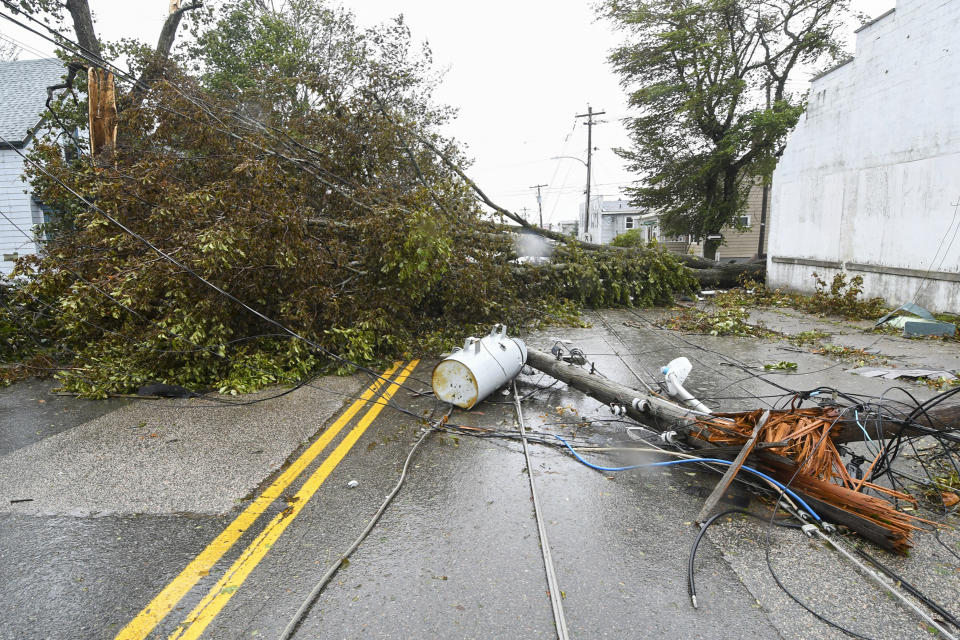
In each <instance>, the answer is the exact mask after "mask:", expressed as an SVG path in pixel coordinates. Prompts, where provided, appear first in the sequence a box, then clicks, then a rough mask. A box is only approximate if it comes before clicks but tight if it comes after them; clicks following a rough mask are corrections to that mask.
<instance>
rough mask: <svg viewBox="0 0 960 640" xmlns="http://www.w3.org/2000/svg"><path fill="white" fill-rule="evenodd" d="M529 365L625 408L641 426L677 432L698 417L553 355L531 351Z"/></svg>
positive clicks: (604, 401)
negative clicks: (658, 420)
mask: <svg viewBox="0 0 960 640" xmlns="http://www.w3.org/2000/svg"><path fill="white" fill-rule="evenodd" d="M527 364H529V365H530V366H531V367H533V368H534V369H538V370H539V371H542V372H543V373H545V374H547V375H549V376H553V377H554V378H556V379H557V380H560V381H561V382H565V383H567V384H568V385H569V386H571V387H573V388H574V389H577V390H579V391H582V392H584V393H585V394H587V395H588V396H590V397H591V398H594V399H595V400H599V401H600V402H602V403H604V404H606V405H614V406H619V407H623V409H624V412H625V413H626V415H628V416H630V417H631V418H633V419H634V420H637V421H638V422H640V423H641V424H645V425H650V426H651V427H652V428H655V429H656V430H657V431H670V430H673V429H674V428H676V427H677V426H679V425H682V424H684V423H688V422H690V421H692V420H693V419H694V418H696V416H697V415H698V414H697V413H696V412H694V411H693V410H691V409H687V408H686V407H682V406H680V405H679V404H677V403H675V402H672V401H670V400H667V399H665V398H663V397H662V396H659V395H656V394H654V393H651V392H649V391H640V390H638V389H631V388H630V387H627V386H624V385H622V384H619V383H616V382H614V381H612V380H609V379H607V378H601V377H600V376H598V375H594V374H591V373H589V372H588V371H586V370H584V369H581V368H580V367H578V366H576V365H572V364H569V363H567V362H564V361H562V360H557V358H556V356H554V355H553V354H551V353H546V352H544V351H538V350H537V349H530V348H528V349H527ZM657 419H665V420H668V421H670V424H669V425H668V427H667V428H663V425H662V424H659V425H658V422H657Z"/></svg>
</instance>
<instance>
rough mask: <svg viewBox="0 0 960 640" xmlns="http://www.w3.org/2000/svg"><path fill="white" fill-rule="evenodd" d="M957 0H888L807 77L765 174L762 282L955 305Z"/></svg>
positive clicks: (959, 94) (959, 186)
mask: <svg viewBox="0 0 960 640" xmlns="http://www.w3.org/2000/svg"><path fill="white" fill-rule="evenodd" d="M958 33H960V2H955V1H954V2H947V1H945V0H898V2H897V5H896V8H895V9H893V10H891V11H890V12H888V13H886V14H884V15H882V16H880V17H879V18H877V19H876V20H873V21H872V22H869V23H867V24H865V25H864V26H863V27H861V28H860V29H859V30H858V31H857V34H856V49H855V54H854V56H853V58H851V59H850V60H849V61H847V62H845V63H843V64H841V65H838V66H837V67H835V68H833V69H831V70H829V71H827V72H825V73H823V74H821V75H820V76H819V77H816V78H814V79H813V81H812V83H811V85H810V93H809V98H808V105H807V109H806V112H805V114H804V116H803V117H802V118H801V120H800V122H799V123H798V125H797V127H796V129H795V130H794V132H793V134H792V135H791V137H790V139H789V141H788V143H787V147H786V150H785V152H784V154H783V157H782V158H781V159H780V162H779V164H778V166H777V169H776V171H775V172H774V175H773V208H774V209H775V210H776V212H777V216H776V219H775V220H774V221H773V226H772V228H771V230H770V250H769V252H768V262H767V284H768V285H770V286H775V287H784V288H789V289H794V290H800V291H811V290H812V289H813V287H814V281H813V279H812V278H811V277H810V274H811V273H812V272H817V273H818V274H820V276H821V277H825V279H827V280H830V279H831V278H832V277H833V276H834V275H835V274H837V273H844V274H847V277H848V278H853V277H856V276H861V277H862V278H863V295H865V296H878V297H882V298H884V299H885V300H886V301H887V302H888V303H889V304H890V305H892V306H899V305H900V304H902V303H904V302H914V303H916V304H919V305H921V306H923V307H926V308H928V309H930V310H933V311H952V312H958V311H960V242H956V238H957V236H958V235H960V213H958V211H960V108H958V104H960V40H958V36H957V34H958Z"/></svg>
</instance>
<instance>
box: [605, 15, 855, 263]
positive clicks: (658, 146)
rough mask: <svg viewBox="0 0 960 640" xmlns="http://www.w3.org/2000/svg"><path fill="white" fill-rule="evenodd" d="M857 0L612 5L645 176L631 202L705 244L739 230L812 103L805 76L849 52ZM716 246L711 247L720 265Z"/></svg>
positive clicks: (634, 164)
mask: <svg viewBox="0 0 960 640" xmlns="http://www.w3.org/2000/svg"><path fill="white" fill-rule="evenodd" d="M848 5H849V0H606V2H604V3H603V4H602V5H601V13H602V15H604V16H605V17H607V18H608V19H610V20H611V21H612V22H613V24H614V25H616V27H618V28H619V29H621V30H623V31H624V32H626V34H627V36H628V40H627V42H626V43H625V44H624V45H622V46H620V47H618V48H616V49H615V50H614V51H613V53H612V54H611V55H610V61H611V62H612V64H613V66H614V69H615V70H616V71H617V73H618V74H619V75H620V78H621V85H622V86H623V87H624V88H626V89H627V90H628V91H629V105H630V106H631V107H632V108H634V109H636V110H637V111H639V115H638V116H636V117H631V118H629V119H628V120H627V127H628V131H629V134H630V138H631V141H632V143H633V146H632V147H631V148H629V149H620V150H618V153H619V154H620V155H621V156H622V157H623V158H624V159H626V160H627V163H628V165H627V166H628V167H629V169H630V170H631V171H634V172H636V173H637V174H638V175H639V176H640V179H639V180H638V182H637V183H636V184H635V186H633V187H632V188H630V189H628V190H627V192H628V194H629V195H630V196H631V198H632V202H633V203H634V204H637V205H639V206H643V207H648V208H651V209H654V210H657V211H660V212H661V218H660V223H661V225H662V227H663V228H664V230H665V231H666V232H667V233H671V234H678V235H679V234H691V235H693V236H694V237H699V238H706V237H707V236H710V235H715V234H718V233H719V231H720V229H721V228H722V227H723V226H724V225H727V224H732V223H733V222H734V220H735V219H736V216H737V215H738V213H739V212H741V211H742V210H743V207H744V206H745V199H746V194H747V192H748V191H749V187H750V183H751V181H752V179H753V178H754V177H760V178H762V179H763V180H765V181H769V180H770V177H771V175H772V173H773V168H774V166H775V164H776V159H777V158H778V157H779V156H780V155H781V154H782V152H783V148H784V144H785V140H786V136H787V134H788V133H789V132H790V130H791V129H792V128H793V127H794V125H795V124H796V123H797V120H798V119H799V117H800V115H801V114H802V113H803V108H804V97H803V96H802V95H800V94H798V93H796V92H794V91H791V90H790V88H789V84H788V83H789V81H790V80H791V78H792V77H793V76H794V75H795V74H796V72H797V71H798V70H799V69H810V68H811V67H813V66H814V65H817V64H820V63H822V62H823V61H825V60H827V59H831V60H832V59H836V58H837V57H838V56H840V55H841V52H842V50H843V49H842V42H841V41H840V39H839V38H838V37H837V32H838V29H839V28H840V27H841V26H842V25H843V24H844V22H843V19H844V18H845V17H846V16H847V15H848V11H849V10H848ZM718 245H719V243H718V242H717V241H716V240H713V241H708V242H707V243H706V244H705V247H704V250H705V254H706V255H707V256H708V257H711V258H712V257H713V256H714V255H715V253H716V249H717V246H718Z"/></svg>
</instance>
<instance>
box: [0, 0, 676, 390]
mask: <svg viewBox="0 0 960 640" xmlns="http://www.w3.org/2000/svg"><path fill="white" fill-rule="evenodd" d="M324 7H326V5H324V4H322V3H318V2H315V1H312V0H311V1H307V0H303V2H297V1H294V2H287V3H284V6H283V8H282V9H279V10H277V9H275V8H274V7H273V6H272V3H268V2H260V1H259V0H232V1H231V2H228V3H225V4H224V5H222V10H221V11H219V12H217V13H215V14H211V20H210V21H209V22H204V23H202V24H201V28H200V29H199V30H198V32H197V42H198V43H200V44H199V45H198V46H197V47H195V48H188V49H187V50H186V53H185V54H184V55H174V56H172V57H171V58H170V60H169V62H168V64H166V65H164V66H163V67H162V68H161V69H160V75H158V76H157V77H156V79H155V81H154V82H152V83H151V84H150V85H149V86H148V87H146V88H145V89H144V91H143V94H142V95H141V96H139V97H138V99H136V100H130V101H127V103H126V108H124V109H122V110H121V111H120V114H119V119H120V131H121V134H120V136H119V137H118V146H117V151H116V154H115V156H114V162H112V163H110V164H108V165H107V166H102V167H93V166H92V165H91V163H90V162H89V160H88V159H87V158H86V157H85V156H84V155H83V154H82V153H81V154H79V155H73V154H71V155H68V156H67V157H65V156H64V154H63V153H62V149H61V148H60V147H59V146H58V145H57V144H55V142H54V141H53V139H52V136H51V138H49V139H46V140H41V141H39V142H38V144H37V145H36V146H35V150H34V152H33V153H34V158H35V159H36V161H37V163H38V164H37V165H31V167H30V171H29V173H30V175H29V177H30V179H31V182H32V184H33V186H34V192H35V193H36V194H37V197H38V198H39V199H40V200H41V201H42V202H44V204H45V205H46V206H47V207H49V208H50V209H51V210H54V211H56V212H57V213H58V214H59V215H58V216H56V218H55V222H54V223H52V224H51V225H50V228H49V229H48V231H49V232H50V235H51V236H52V239H51V240H50V241H49V242H48V244H47V247H46V251H45V252H44V254H43V255H42V256H39V257H33V258H24V259H21V261H20V262H19V263H18V265H17V269H16V274H17V275H18V276H19V277H20V280H19V282H21V283H22V284H21V285H19V286H18V288H16V290H15V291H14V292H13V293H12V294H11V295H12V296H13V301H14V302H15V303H16V304H14V305H11V306H12V307H14V308H16V307H17V306H18V305H19V307H20V308H22V309H25V310H26V311H30V312H32V311H33V310H34V309H40V311H41V313H42V315H41V316H40V317H41V318H43V320H44V323H45V324H44V325H43V326H42V327H40V329H38V330H39V331H40V332H41V333H42V334H43V335H44V336H53V337H54V338H55V339H56V343H57V345H58V347H59V348H61V349H62V351H61V353H68V354H71V356H72V358H73V361H72V362H73V364H72V368H71V370H70V371H68V372H63V373H61V378H62V380H63V382H64V386H65V387H67V388H69V389H73V390H76V391H79V392H82V393H84V394H88V395H102V394H104V393H106V392H110V391H127V390H131V389H136V388H137V387H138V386H139V385H140V384H143V383H145V382H148V381H163V382H171V383H177V384H182V385H186V386H189V387H192V388H209V387H213V388H218V389H224V390H235V391H244V390H250V389H253V388H257V387H259V386H263V385H265V384H271V383H275V382H280V381H292V380H299V379H303V378H304V377H307V376H308V374H310V373H312V372H314V371H315V370H316V369H317V368H318V367H321V366H326V367H335V368H340V369H341V370H344V371H349V370H350V368H349V367H347V366H345V365H344V363H343V362H342V361H333V360H331V359H329V358H326V357H325V352H327V353H330V352H333V353H337V354H341V355H343V356H344V357H346V358H348V359H350V360H352V361H354V362H362V363H367V364H369V363H373V362H377V361H380V360H382V359H385V358H395V357H397V356H403V355H405V354H409V353H411V352H423V351H426V350H440V349H441V348H449V347H451V346H452V345H453V340H456V341H460V340H462V339H463V336H464V335H466V334H469V333H474V332H476V331H481V330H489V325H490V324H492V323H493V322H506V323H508V324H510V325H512V326H517V325H518V324H526V325H531V324H536V323H537V322H540V321H541V320H542V319H543V318H545V317H550V316H549V315H548V314H556V313H564V314H568V315H567V317H569V313H570V307H569V306H568V305H566V304H564V302H563V301H571V300H572V301H576V302H579V303H582V304H652V303H654V302H665V301H668V300H669V299H670V296H671V295H672V293H673V292H674V291H675V290H677V289H680V290H686V289H690V288H692V281H691V279H690V277H689V276H688V275H687V273H686V271H685V270H684V269H683V268H682V267H681V266H680V265H679V264H677V262H676V261H675V260H673V259H672V258H670V257H669V256H666V255H663V254H662V253H660V252H656V251H640V250H637V251H633V252H624V251H617V252H607V253H605V254H604V255H603V256H600V257H596V258H595V257H593V256H586V255H585V254H584V252H582V251H579V250H572V251H569V252H567V253H563V254H562V255H563V260H562V263H563V264H561V265H559V266H558V267H557V268H546V267H540V266H538V265H524V264H520V263H518V261H517V260H516V258H517V256H516V254H515V252H514V250H513V242H512V238H511V236H510V235H509V234H507V233H501V232H499V230H498V228H497V227H496V226H495V225H494V224H492V223H491V222H489V221H488V220H486V219H485V218H484V216H482V215H481V211H480V208H479V206H478V204H477V201H476V199H475V198H474V195H473V193H472V192H471V187H470V185H469V184H468V183H467V182H466V181H465V180H464V179H463V176H462V173H461V171H460V169H459V166H462V165H465V164H466V161H465V160H464V158H463V156H462V154H461V153H460V151H459V150H458V148H457V146H456V144H455V143H454V142H453V141H451V140H449V139H446V138H444V137H443V136H442V135H440V134H439V132H438V126H439V124H440V123H442V122H443V118H445V117H446V115H447V114H449V110H448V109H446V108H444V107H442V106H438V105H436V104H435V103H434V102H433V100H432V98H431V91H432V89H433V87H434V86H435V84H436V76H435V74H434V73H433V72H432V71H431V64H430V60H429V52H428V51H426V50H425V49H424V48H422V47H419V46H417V45H415V44H414V43H413V41H412V39H411V37H410V33H409V30H408V29H407V28H406V26H405V24H404V23H403V21H402V20H396V21H393V22H390V23H388V24H386V25H384V26H381V27H376V28H374V29H370V30H360V29H358V28H357V27H356V26H355V24H354V22H353V20H352V16H350V15H349V13H346V12H344V11H343V10H327V9H325V8H324ZM129 51H130V54H129V55H130V56H131V57H132V64H133V65H134V67H136V68H145V65H146V64H147V63H148V62H149V60H150V59H151V58H152V51H150V50H139V49H137V48H131V49H129ZM322 54H324V55H325V56H326V57H325V58H324V59H318V58H323V55H322ZM128 86H129V85H128ZM56 108H59V109H60V118H59V120H60V121H62V122H63V123H64V125H65V126H64V128H66V129H68V130H72V129H73V127H74V126H78V125H82V123H83V121H84V118H85V113H84V111H83V110H82V109H76V108H74V107H73V105H72V102H71V101H70V100H64V101H61V103H60V105H58V107H56ZM41 167H42V168H41ZM68 188H69V189H70V190H72V191H73V192H74V193H71V192H70V191H68ZM75 194H79V195H81V196H82V197H83V198H84V200H81V199H80V198H78V197H77V195H75ZM107 215H109V216H111V217H113V218H114V219H115V220H117V221H118V222H120V223H122V224H123V225H125V226H126V227H127V228H128V229H130V230H132V231H133V232H135V233H137V234H139V235H140V236H141V237H142V238H144V239H146V240H148V241H149V242H150V243H151V244H152V245H154V246H155V247H158V248H159V249H160V250H162V251H163V252H164V253H165V254H167V255H168V256H170V257H171V258H172V260H168V259H165V258H163V257H162V256H160V255H158V254H157V253H156V252H153V251H151V250H149V249H147V248H146V247H145V245H144V243H143V242H141V241H140V240H138V239H137V238H135V237H133V235H132V234H130V233H128V232H127V231H125V230H123V229H121V228H120V226H119V225H117V224H115V223H113V222H112V221H110V220H109V219H108V218H107ZM174 260H175V261H176V263H174V262H173V261H174ZM197 276H202V277H203V278H204V279H206V280H207V281H209V282H211V283H213V284H214V285H216V286H217V287H220V288H221V289H223V290H224V291H227V292H230V293H231V294H232V295H233V296H235V297H236V298H238V299H240V300H242V301H245V302H246V303H247V304H248V305H250V306H252V307H253V308H255V309H257V310H258V311H260V312H262V313H263V314H264V315H266V316H267V317H269V318H271V319H273V320H276V321H277V322H279V323H280V324H282V325H283V326H284V327H288V328H290V329H292V330H293V331H295V332H296V333H297V334H299V335H300V336H304V337H306V338H307V339H308V340H309V341H310V344H309V345H308V344H306V343H304V342H303V341H300V340H296V339H292V338H291V336H290V335H288V334H285V332H284V331H283V330H281V329H280V328H279V327H278V326H276V325H275V324H272V323H270V322H268V321H265V320H264V319H263V318H262V317H258V316H257V315H255V314H252V313H250V312H249V311H248V310H247V309H244V308H242V307H241V306H240V305H238V304H236V303H235V302H233V301H230V300H228V299H226V298H225V297H224V296H223V295H222V294H220V293H219V292H217V291H215V290H214V289H212V288H210V287H208V286H205V285H204V284H203V283H201V282H200V280H199V279H198V277H197ZM20 315H21V316H22V317H27V316H26V315H24V314H20ZM2 320H3V318H2V317H0V334H2V328H3V322H2ZM17 322H20V321H18V320H16V319H14V321H12V322H11V323H10V324H11V325H15V324H16V323H17ZM484 325H485V326H484ZM17 326H22V322H21V324H20V325H17ZM0 338H2V335H0ZM451 339H452V340H451ZM316 345H319V348H315V346H316ZM28 346H29V345H28ZM14 347H15V349H14ZM2 348H3V343H2V341H0V358H2V357H3V355H4V354H3V349H2ZM10 350H11V351H12V352H15V353H20V352H22V346H21V344H20V342H17V344H14V345H11V347H10Z"/></svg>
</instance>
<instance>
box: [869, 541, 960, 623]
mask: <svg viewBox="0 0 960 640" xmlns="http://www.w3.org/2000/svg"><path fill="white" fill-rule="evenodd" d="M851 546H852V547H853V550H854V551H856V552H857V554H858V555H859V556H860V557H861V558H863V559H864V560H866V561H867V562H869V563H870V564H872V565H873V566H874V567H876V568H877V569H879V570H880V571H881V572H883V573H884V574H885V575H886V576H887V577H888V578H890V579H891V580H893V581H894V582H895V583H897V584H899V585H901V586H902V587H903V588H904V589H905V590H906V591H907V593H909V594H911V595H912V596H914V597H915V598H916V599H917V600H919V601H920V602H922V603H923V604H925V605H926V606H927V608H929V609H930V610H931V611H933V612H934V613H936V614H937V615H939V616H940V617H941V618H943V619H944V620H945V621H946V622H949V623H950V624H952V625H953V626H954V627H956V628H957V629H960V621H958V620H957V619H956V618H955V617H953V616H952V615H951V614H950V612H948V611H947V610H946V609H944V608H943V607H941V606H940V605H938V604H937V603H936V602H934V601H933V600H931V599H930V598H928V597H927V596H926V595H924V594H923V592H921V591H920V590H919V589H917V588H916V587H915V586H913V585H912V584H910V583H909V582H907V581H906V579H904V578H903V577H901V576H900V575H898V574H897V573H896V572H895V571H894V570H893V569H891V568H890V567H888V566H886V565H885V564H883V563H882V562H880V561H879V560H878V559H877V558H875V557H873V556H872V555H870V554H869V553H867V552H866V550H865V549H862V548H860V547H859V546H857V545H851Z"/></svg>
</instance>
